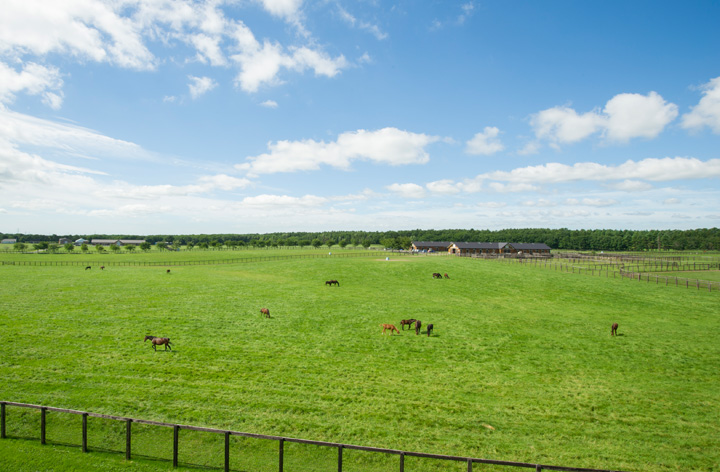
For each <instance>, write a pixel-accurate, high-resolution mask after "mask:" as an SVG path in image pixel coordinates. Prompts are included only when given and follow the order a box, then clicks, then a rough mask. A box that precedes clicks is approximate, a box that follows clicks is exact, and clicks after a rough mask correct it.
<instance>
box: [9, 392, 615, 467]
mask: <svg viewBox="0 0 720 472" xmlns="http://www.w3.org/2000/svg"><path fill="white" fill-rule="evenodd" d="M9 407H10V408H9ZM14 408H24V409H32V410H39V415H40V428H39V429H40V430H39V432H38V435H39V440H40V443H41V444H48V443H54V444H63V445H67V446H78V444H71V443H68V442H59V441H53V440H52V438H49V437H48V433H47V430H48V427H47V423H48V413H53V414H66V415H67V414H70V415H79V416H80V417H81V418H82V424H81V438H82V439H81V444H79V446H80V448H81V450H82V452H84V453H86V452H89V451H90V450H91V447H90V444H89V441H88V418H89V417H93V418H103V419H106V420H113V421H117V422H120V423H122V424H124V436H125V438H124V439H125V441H124V443H125V444H124V446H125V447H124V449H125V450H124V453H125V459H126V460H131V459H132V457H133V444H134V443H133V424H135V425H148V426H152V427H157V428H171V429H172V431H173V435H172V457H171V458H157V457H156V458H154V459H160V460H166V461H168V462H170V461H172V464H173V467H178V465H179V464H180V461H179V456H180V448H181V444H182V442H181V434H180V432H181V430H182V431H196V432H201V433H208V434H216V435H222V436H224V457H223V463H224V465H223V469H224V470H225V471H229V470H230V452H231V451H230V449H231V443H230V438H231V436H242V437H246V438H254V439H261V440H268V441H276V442H277V444H278V448H277V458H276V461H277V466H278V470H279V471H280V472H283V470H284V462H285V459H286V455H287V454H288V453H289V451H286V447H285V443H298V444H305V445H313V446H320V447H327V448H332V449H336V450H337V470H338V472H342V470H343V451H344V450H357V451H365V452H370V453H377V454H386V455H392V456H397V460H398V463H397V467H398V470H399V471H400V472H404V471H405V458H406V457H418V458H426V459H435V460H438V461H446V462H456V463H457V462H460V463H464V464H467V470H468V472H472V470H473V464H492V465H496V466H505V467H508V468H522V469H534V470H535V471H536V472H540V471H543V470H556V471H567V472H620V471H614V470H608V469H588V468H577V467H565V466H554V465H546V464H531V463H526V462H511V461H499V460H492V459H478V458H473V457H460V456H448V455H441V454H428V453H423V452H411V451H400V450H396V449H384V448H379V447H368V446H357V445H352V444H341V443H331V442H324V441H313V440H308V439H298V438H288V437H282V436H268V435H263V434H253V433H242V432H238V431H225V430H220V429H214V428H204V427H199V426H188V425H179V424H173V423H163V422H159V421H149V420H142V419H136V418H125V417H121V416H112V415H102V414H99V413H90V412H85V411H78V410H69V409H65V408H54V407H49V406H41V405H31V404H27V403H15V402H7V401H2V402H0V438H2V439H7V438H13V437H16V436H13V435H12V431H13V429H12V427H19V425H16V424H14V423H13V422H12V419H13V416H12V415H11V414H9V410H11V409H14ZM36 424H37V423H36ZM8 426H10V427H8ZM24 426H25V427H27V425H24ZM25 431H27V429H25ZM17 437H19V436H17ZM35 439H37V436H36V437H35ZM135 446H137V444H135ZM103 450H106V451H107V449H103ZM111 452H112V451H111ZM183 465H191V464H183ZM203 468H208V467H203ZM210 468H212V467H210Z"/></svg>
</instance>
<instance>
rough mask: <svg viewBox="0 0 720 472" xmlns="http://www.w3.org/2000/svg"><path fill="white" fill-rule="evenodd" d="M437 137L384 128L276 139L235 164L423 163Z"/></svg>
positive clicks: (255, 169)
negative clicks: (329, 138)
mask: <svg viewBox="0 0 720 472" xmlns="http://www.w3.org/2000/svg"><path fill="white" fill-rule="evenodd" d="M437 139H438V138H437V137H434V136H427V135H424V134H416V133H411V132H408V131H402V130H399V129H397V128H383V129H380V130H377V131H366V130H358V131H354V132H346V133H343V134H341V135H340V136H338V139H337V141H334V142H330V143H326V142H324V141H319V142H318V141H314V140H312V139H308V140H303V141H278V142H277V143H269V144H268V148H269V151H270V152H269V153H267V154H261V155H259V156H254V157H248V161H249V162H247V163H245V164H238V165H237V166H235V167H236V168H237V169H239V170H243V171H246V172H248V175H257V174H272V173H276V172H296V171H300V170H316V169H319V168H320V166H321V165H328V166H331V167H335V168H338V169H348V168H350V164H351V162H352V161H353V160H369V161H373V162H377V163H383V164H390V165H404V164H424V163H426V162H427V161H428V160H429V157H428V155H427V152H425V146H427V145H428V144H430V143H432V142H435V141H437Z"/></svg>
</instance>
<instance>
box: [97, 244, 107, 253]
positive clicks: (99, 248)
mask: <svg viewBox="0 0 720 472" xmlns="http://www.w3.org/2000/svg"><path fill="white" fill-rule="evenodd" d="M95 250H96V251H97V252H99V253H103V252H105V248H104V247H103V246H102V245H100V244H98V245H97V246H95Z"/></svg>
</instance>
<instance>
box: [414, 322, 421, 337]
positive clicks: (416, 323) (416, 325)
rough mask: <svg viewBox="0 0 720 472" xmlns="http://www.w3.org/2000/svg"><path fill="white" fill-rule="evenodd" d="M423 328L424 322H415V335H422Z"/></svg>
mask: <svg viewBox="0 0 720 472" xmlns="http://www.w3.org/2000/svg"><path fill="white" fill-rule="evenodd" d="M421 327H422V321H420V320H415V334H420V328H421Z"/></svg>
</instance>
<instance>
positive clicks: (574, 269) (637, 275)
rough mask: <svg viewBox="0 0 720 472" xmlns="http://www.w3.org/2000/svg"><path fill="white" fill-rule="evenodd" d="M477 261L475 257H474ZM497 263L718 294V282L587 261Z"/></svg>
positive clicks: (712, 266) (691, 266) (701, 267)
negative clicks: (592, 265) (650, 272)
mask: <svg viewBox="0 0 720 472" xmlns="http://www.w3.org/2000/svg"><path fill="white" fill-rule="evenodd" d="M475 258H476V259H477V257H475ZM483 259H485V258H483ZM492 259H495V260H498V261H503V262H507V263H513V264H521V265H524V266H526V267H528V266H530V267H544V268H546V269H550V270H556V271H560V272H570V273H573V274H575V273H577V274H585V275H592V276H598V277H606V278H611V277H612V278H621V279H626V280H637V281H638V282H647V283H655V284H656V285H665V286H675V287H685V288H694V289H697V290H707V291H708V292H713V291H715V292H720V282H713V281H710V280H701V279H688V278H684V277H674V276H671V275H656V274H648V273H646V272H635V271H632V270H626V269H624V268H623V266H614V265H602V266H600V267H588V266H587V265H584V264H583V262H584V263H585V264H587V262H588V261H587V260H585V261H575V260H572V259H568V260H566V261H567V262H565V261H563V260H560V261H559V262H558V261H555V260H552V259H548V258H492ZM683 266H684V267H687V269H686V270H715V266H716V264H706V263H696V264H689V263H687V264H684V265H683Z"/></svg>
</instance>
